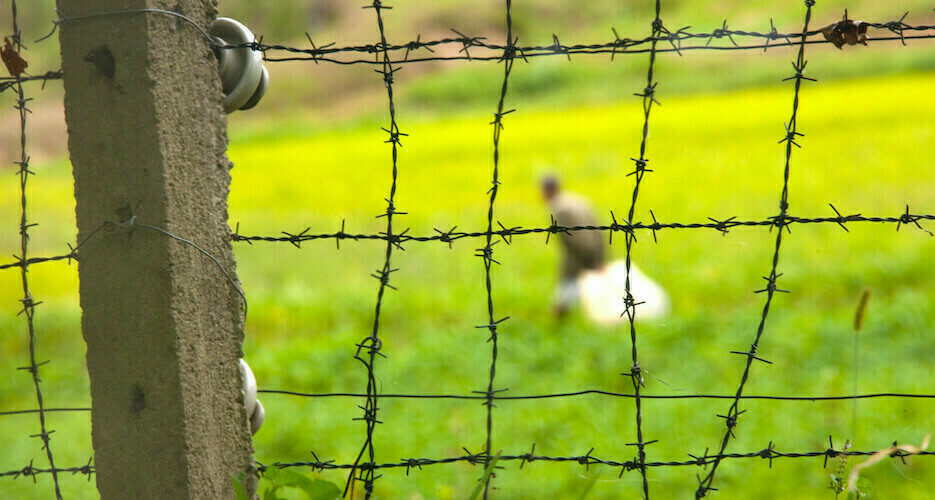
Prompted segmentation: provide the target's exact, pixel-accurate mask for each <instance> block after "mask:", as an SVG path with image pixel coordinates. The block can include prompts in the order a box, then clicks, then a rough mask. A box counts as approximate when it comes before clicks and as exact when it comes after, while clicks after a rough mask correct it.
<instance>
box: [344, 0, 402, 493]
mask: <svg viewBox="0 0 935 500" xmlns="http://www.w3.org/2000/svg"><path fill="white" fill-rule="evenodd" d="M364 8H365V9H373V10H374V12H375V13H376V18H377V27H378V28H379V31H380V48H381V49H382V52H383V54H382V58H383V64H382V67H381V69H378V70H374V71H376V72H377V73H379V74H380V75H382V76H383V84H384V86H386V96H387V101H388V106H389V119H390V123H389V128H383V129H382V130H383V131H385V132H386V133H387V134H389V139H387V140H386V141H384V142H386V143H389V144H390V147H391V149H392V165H393V167H392V183H391V185H390V193H389V197H388V198H386V199H385V200H386V203H387V205H386V211H385V212H384V213H382V214H380V215H378V216H377V218H381V217H386V232H385V233H384V235H385V236H386V254H385V258H384V261H383V268H382V269H380V270H379V271H377V272H376V273H375V274H373V277H374V278H376V279H377V280H378V281H379V282H380V287H379V289H378V291H377V304H376V310H375V312H374V316H373V329H372V330H371V332H370V336H369V337H367V338H365V339H364V340H363V341H362V342H361V343H360V344H357V352H356V354H355V355H354V357H355V358H356V359H358V360H359V361H360V362H361V363H363V364H364V366H365V367H366V368H367V401H366V403H365V405H364V406H363V407H361V409H362V410H363V411H364V415H363V416H362V417H359V418H357V419H355V420H363V421H364V422H365V423H366V429H367V437H366V439H365V440H364V445H363V447H362V448H361V450H360V453H359V454H358V455H357V459H356V460H355V462H354V464H355V466H357V469H356V470H359V473H360V475H359V476H357V477H356V478H355V473H356V470H352V471H351V473H350V474H349V476H348V480H347V486H346V487H345V494H347V490H348V488H350V487H351V485H352V483H353V481H354V480H355V479H356V480H360V481H363V483H364V493H365V496H366V498H370V496H371V495H372V494H373V482H374V480H376V479H377V478H379V476H376V475H375V470H376V469H375V468H374V467H373V466H374V464H375V463H376V456H375V451H374V446H373V433H374V429H375V428H376V425H377V424H379V423H382V422H380V421H379V420H377V411H378V410H379V406H378V389H377V381H376V376H375V375H374V363H375V362H376V357H377V355H380V356H383V357H386V356H385V355H384V354H382V353H381V352H380V350H381V349H382V347H383V342H382V341H381V340H380V338H379V330H380V309H381V306H382V305H383V294H384V292H386V289H387V288H392V289H394V290H395V287H393V286H392V285H390V284H389V282H390V274H391V273H392V272H394V271H396V269H392V268H391V267H390V266H391V264H390V260H391V258H392V255H393V248H394V247H398V248H399V249H400V250H402V246H400V244H399V241H398V238H397V237H396V236H397V235H395V234H394V233H393V216H394V215H402V214H405V212H399V211H397V210H396V206H395V205H394V200H395V197H396V181H397V174H398V169H397V159H398V156H399V146H400V136H405V135H406V134H404V133H401V132H400V131H399V126H398V125H397V123H396V104H395V102H394V100H393V74H394V73H395V72H396V71H397V70H398V69H399V68H394V67H393V64H392V63H391V62H390V55H389V51H388V50H387V47H389V44H387V42H386V32H385V30H384V27H383V10H387V9H390V8H392V7H389V6H384V5H383V4H382V2H381V1H380V0H373V3H372V4H370V5H368V6H365V7H364ZM377 57H379V54H377ZM362 351H366V358H363V357H361V352H362ZM364 453H366V454H367V459H368V460H367V462H365V463H360V460H361V458H362V457H363V455H364Z"/></svg>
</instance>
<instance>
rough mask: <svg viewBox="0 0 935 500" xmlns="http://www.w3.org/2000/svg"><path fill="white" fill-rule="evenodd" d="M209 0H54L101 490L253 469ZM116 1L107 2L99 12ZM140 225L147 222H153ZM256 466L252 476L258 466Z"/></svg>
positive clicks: (157, 488) (159, 494)
mask: <svg viewBox="0 0 935 500" xmlns="http://www.w3.org/2000/svg"><path fill="white" fill-rule="evenodd" d="M216 3H217V2H216V0H57V5H58V8H59V10H60V11H61V15H62V16H64V18H65V21H64V22H62V23H61V25H60V34H59V36H60V41H61V50H62V68H63V73H64V84H65V116H66V122H67V124H68V136H69V138H68V144H69V151H70V154H71V161H72V165H73V167H74V178H75V198H76V200H77V221H78V237H79V241H81V240H83V239H84V238H86V237H87V236H89V235H91V234H92V232H94V231H95V230H97V229H98V228H101V226H102V224H105V223H106V222H108V221H109V222H117V223H123V225H114V224H111V225H106V224H105V226H104V227H103V229H101V230H100V231H99V232H98V233H97V234H95V235H94V236H93V238H91V239H90V240H88V242H87V243H86V244H84V245H83V246H82V247H81V248H80V250H79V259H80V261H79V264H78V272H79V278H80V295H81V308H82V319H81V326H82V332H83V335H84V339H85V341H86V343H87V348H88V351H87V365H88V372H89V375H90V381H91V402H92V411H91V423H92V438H93V439H92V440H93V445H94V454H95V458H94V462H95V467H96V474H97V487H98V490H99V492H100V493H101V496H102V498H120V499H123V498H173V499H175V498H180V499H181V498H212V499H213V498H232V497H233V488H232V481H231V476H232V475H236V474H238V473H239V472H240V471H248V472H252V471H255V467H254V461H253V458H252V453H253V450H252V444H251V438H250V432H249V427H248V423H247V417H246V413H245V410H244V405H243V398H242V396H241V392H240V387H241V381H240V372H239V369H238V358H240V357H241V355H242V353H241V342H242V340H243V314H244V311H243V304H242V301H241V298H240V296H239V295H238V293H237V291H236V289H235V288H234V286H232V283H231V281H229V280H228V278H227V277H226V276H225V274H224V272H223V271H222V270H221V269H220V268H219V266H218V265H216V264H215V263H214V262H212V261H211V260H210V259H209V258H208V257H206V256H205V255H204V254H202V253H200V252H198V251H197V250H196V249H195V248H193V247H192V246H190V245H188V244H184V243H183V242H180V241H179V240H177V239H173V238H172V237H170V236H168V235H167V234H165V233H163V232H160V231H158V230H153V229H152V227H158V228H161V229H164V230H165V231H167V232H168V233H171V234H174V235H177V236H179V237H182V238H186V239H188V240H190V241H191V242H193V243H195V244H197V245H198V246H199V247H201V248H202V249H204V251H205V252H207V253H209V254H211V255H212V256H213V257H214V258H216V259H217V261H218V263H219V264H220V266H223V268H224V269H225V270H226V271H227V273H228V274H229V275H230V277H231V279H232V280H233V281H236V275H235V274H234V259H233V255H232V250H231V242H230V228H229V226H228V225H227V194H228V190H229V185H230V173H229V169H230V167H231V165H230V163H229V162H228V160H227V158H226V156H225V150H226V147H227V131H226V118H225V115H224V113H223V111H222V108H221V100H222V94H221V86H220V82H219V79H218V63H217V59H216V58H215V56H214V54H213V53H212V50H211V48H210V46H209V44H208V42H207V40H206V39H205V38H204V36H203V35H202V34H201V33H200V32H199V31H198V29H197V28H196V27H195V26H193V25H191V24H190V23H188V22H186V21H185V20H183V19H180V18H177V17H173V16H170V15H166V14H160V13H153V12H145V13H144V12H136V13H126V12H124V13H122V14H120V13H113V12H118V11H128V10H138V9H166V10H171V11H175V12H180V13H182V14H184V15H185V16H186V17H188V18H190V19H191V20H193V21H194V22H195V23H197V24H198V25H199V26H200V27H201V28H203V29H204V28H206V27H207V25H208V23H209V22H210V20H211V19H213V18H214V17H215V16H216V9H217V6H216ZM107 12H111V13H112V14H106V15H95V14H100V13H107ZM145 226H150V227H149V228H147V227H145ZM251 476H252V474H251Z"/></svg>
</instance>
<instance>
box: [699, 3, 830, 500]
mask: <svg viewBox="0 0 935 500" xmlns="http://www.w3.org/2000/svg"><path fill="white" fill-rule="evenodd" d="M814 5H815V0H805V22H804V23H803V25H802V38H801V42H800V43H799V51H798V55H797V56H796V59H795V62H794V63H792V67H793V68H794V69H795V74H794V75H793V76H791V77H789V78H786V79H784V80H783V81H788V80H794V81H795V85H794V96H793V100H792V116H791V117H790V118H789V123H788V124H783V126H784V127H785V129H786V135H785V136H784V137H783V138H782V140H780V141H779V143H780V144H782V143H783V142H785V143H786V154H785V166H784V168H783V176H782V194H781V195H780V199H779V215H777V216H775V217H773V224H774V225H775V227H776V245H775V247H774V249H773V256H772V265H771V267H770V271H769V276H766V277H764V278H763V279H765V280H766V287H765V288H763V289H761V290H757V291H756V292H755V293H762V292H766V302H765V303H764V304H763V313H762V315H761V316H760V323H759V325H758V326H757V329H756V336H755V337H754V338H753V343H752V344H750V349H749V350H748V351H731V354H739V355H741V356H745V357H746V358H747V359H746V363H745V365H744V369H743V375H742V376H741V377H740V385H738V386H737V394H736V396H735V397H734V401H733V402H732V403H731V406H730V408H728V410H727V414H726V415H718V417H720V418H723V419H724V421H725V425H726V427H727V428H726V430H725V431H724V437H723V438H722V439H721V445H720V450H719V451H718V453H717V458H715V459H714V462H712V464H711V470H710V471H709V472H708V474H707V475H706V476H705V477H704V478H703V479H701V480H700V481H699V483H700V484H699V485H698V489H697V490H695V497H696V498H702V497H704V496H705V495H706V494H707V493H708V492H709V491H712V490H716V489H717V488H713V487H712V484H713V482H714V474H715V473H716V472H717V468H718V465H720V463H721V459H722V457H723V455H724V451H725V450H726V449H727V444H728V442H730V439H731V438H732V437H734V427H736V425H737V419H738V418H740V415H742V414H743V413H744V412H745V411H746V410H741V409H740V397H741V396H743V389H744V385H745V384H746V383H747V379H748V377H749V376H750V367H751V366H752V365H753V361H754V360H756V361H761V362H764V363H767V364H772V363H771V362H770V361H767V360H765V359H763V358H761V357H759V356H757V348H758V347H759V345H760V338H761V337H762V336H763V330H764V329H765V327H766V317H767V316H768V315H769V307H770V305H771V304H772V302H773V296H774V295H775V294H776V292H786V293H787V290H781V289H779V288H778V287H777V285H776V281H777V280H778V279H779V277H780V276H782V273H777V269H778V266H779V249H780V246H781V245H782V232H783V230H786V231H789V232H790V233H791V231H790V230H789V227H788V223H789V220H788V210H789V166H790V164H791V161H792V146H795V147H801V146H799V145H798V144H797V143H796V142H795V138H796V137H799V136H802V135H803V134H802V133H800V132H798V129H797V125H798V123H797V116H798V111H799V90H800V89H801V87H802V81H803V80H811V81H815V80H814V79H812V78H808V77H806V76H805V65H806V64H807V61H806V60H805V38H806V36H807V34H808V23H809V21H811V18H812V6H814ZM770 227H771V228H772V226H770ZM770 446H772V444H771V445H770Z"/></svg>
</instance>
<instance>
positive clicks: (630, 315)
mask: <svg viewBox="0 0 935 500" xmlns="http://www.w3.org/2000/svg"><path fill="white" fill-rule="evenodd" d="M661 13H662V2H661V0H655V16H654V18H653V20H652V22H651V23H650V28H651V33H652V37H651V38H652V39H653V41H652V42H651V44H650V51H649V67H648V69H647V71H646V88H644V89H643V91H642V92H639V93H637V94H636V96H638V97H641V98H642V100H643V103H642V104H643V128H642V135H641V137H640V154H639V157H638V158H630V159H631V160H633V162H634V164H635V169H634V170H633V172H631V173H629V174H627V176H630V175H633V176H634V179H635V181H634V183H633V194H632V198H631V200H630V209H629V211H628V212H627V214H628V215H627V222H628V223H629V221H632V220H634V218H635V217H636V202H637V198H638V197H639V193H640V184H641V183H642V182H643V176H644V175H645V174H646V173H647V172H652V170H649V169H647V168H646V164H647V162H648V161H649V160H647V158H646V142H647V140H648V139H649V116H650V113H651V111H652V108H653V104H657V103H658V102H659V101H657V100H656V85H657V82H655V81H654V80H653V76H654V75H653V71H654V70H655V65H656V44H657V43H658V40H657V39H658V36H659V34H661V33H662V32H663V31H665V28H664V27H663V24H662V19H661V18H660V15H661ZM611 218H613V219H614V222H615V223H616V218H615V217H613V212H611ZM610 237H611V238H612V237H613V233H610ZM611 241H612V240H611ZM624 242H625V245H626V256H625V260H624V262H625V266H626V276H625V279H624V292H625V297H624V305H625V306H626V309H625V310H624V312H623V313H622V314H621V316H623V315H624V314H626V316H627V322H628V323H629V326H630V357H631V359H632V362H633V365H632V366H630V371H629V373H624V374H622V375H625V376H629V377H630V382H632V383H633V396H634V397H633V401H634V404H635V406H636V442H635V443H631V444H632V445H635V446H636V453H637V456H636V459H637V463H638V464H639V470H640V479H641V480H642V482H643V498H645V499H647V500H648V499H649V481H648V480H647V478H646V466H645V464H646V445H647V444H649V443H647V442H645V441H644V440H643V407H642V401H641V400H640V390H641V389H642V388H643V387H644V386H645V385H644V383H643V374H642V372H641V370H640V362H639V356H638V353H637V340H636V306H637V305H639V304H640V303H638V302H637V299H636V298H634V297H633V293H632V289H631V286H630V285H631V282H630V272H631V271H632V259H633V244H634V243H635V242H636V235H635V234H634V233H633V232H632V231H630V232H626V233H624ZM651 442H653V441H651ZM651 442H650V443H651ZM621 473H622V472H621Z"/></svg>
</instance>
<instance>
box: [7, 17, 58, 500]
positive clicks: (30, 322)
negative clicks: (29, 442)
mask: <svg viewBox="0 0 935 500" xmlns="http://www.w3.org/2000/svg"><path fill="white" fill-rule="evenodd" d="M10 4H11V10H12V20H13V42H14V44H15V45H16V50H17V52H22V50H23V34H22V33H21V32H20V28H19V23H18V20H17V10H16V0H11V1H10ZM14 76H15V78H16V79H17V82H16V93H17V98H16V104H15V105H14V107H15V108H16V110H17V111H18V113H19V124H20V131H19V132H20V134H19V136H20V159H19V161H16V162H14V163H15V164H16V165H17V166H19V170H18V172H17V174H18V175H19V184H20V223H19V234H20V255H19V260H20V261H22V262H23V263H24V264H23V265H22V266H20V268H19V269H20V276H21V278H22V284H23V298H22V299H21V300H20V302H21V303H22V305H23V309H22V310H21V311H20V313H19V314H22V315H23V316H24V317H25V319H26V330H27V332H28V343H29V365H28V366H24V367H20V368H18V370H25V371H27V372H28V373H29V374H30V375H31V377H32V382H33V386H34V387H35V389H36V405H37V407H38V410H39V411H38V415H39V433H38V434H33V435H32V436H30V437H38V438H39V439H41V440H42V449H43V450H45V455H46V458H48V460H49V468H50V470H51V472H52V485H53V486H54V489H55V498H58V499H61V498H62V491H61V488H60V487H59V484H58V473H57V472H56V469H55V457H54V456H53V454H52V446H51V444H50V440H51V439H50V435H51V434H52V433H53V432H55V431H52V430H49V429H48V427H47V425H46V414H45V405H44V402H43V398H42V389H41V387H40V382H41V379H40V377H39V367H40V366H42V365H45V364H47V363H48V361H43V362H41V363H40V362H36V344H37V343H38V340H39V339H38V335H37V334H36V328H35V313H36V306H38V305H39V304H41V302H39V301H36V300H35V298H33V296H32V293H31V292H30V290H29V278H28V273H29V264H28V261H29V228H31V227H34V226H35V225H36V224H35V223H33V224H30V223H29V221H28V218H27V197H26V187H27V183H28V181H29V176H30V175H34V172H33V171H31V170H29V155H28V154H27V152H26V115H27V114H28V113H30V111H29V108H28V107H27V103H28V102H29V101H31V100H32V99H30V98H27V97H26V93H25V91H24V89H23V82H22V77H21V75H20V74H19V73H17V74H16V75H14Z"/></svg>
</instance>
